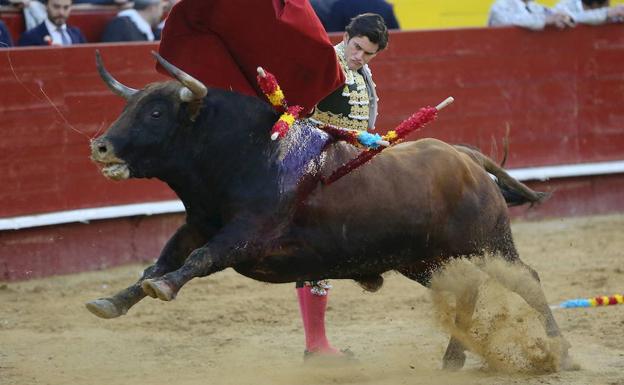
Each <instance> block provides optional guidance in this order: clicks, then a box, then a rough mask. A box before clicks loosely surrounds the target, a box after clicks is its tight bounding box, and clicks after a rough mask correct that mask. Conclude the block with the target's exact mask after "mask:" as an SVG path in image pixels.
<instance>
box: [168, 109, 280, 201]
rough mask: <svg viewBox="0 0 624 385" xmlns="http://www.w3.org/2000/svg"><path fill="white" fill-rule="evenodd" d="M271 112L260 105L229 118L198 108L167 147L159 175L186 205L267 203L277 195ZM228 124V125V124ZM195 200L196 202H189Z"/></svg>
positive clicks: (273, 114)
mask: <svg viewBox="0 0 624 385" xmlns="http://www.w3.org/2000/svg"><path fill="white" fill-rule="evenodd" d="M274 121H275V113H273V112H272V111H271V110H269V109H260V111H259V112H257V111H256V112H255V113H254V114H253V115H252V114H249V113H245V111H242V112H241V116H232V117H231V118H230V119H228V118H227V117H226V118H223V117H219V116H218V117H217V118H215V117H214V116H211V115H210V114H209V113H208V112H202V113H201V114H200V115H199V116H198V119H197V120H196V121H195V122H193V123H192V124H188V125H184V126H182V127H180V128H179V131H180V133H181V135H178V137H177V138H176V140H175V141H174V142H173V143H172V146H173V147H174V148H172V149H171V151H168V152H169V153H170V154H175V155H174V157H173V159H172V161H171V162H170V166H169V167H167V168H166V169H165V170H164V172H163V174H162V175H159V176H158V177H159V179H161V180H163V181H165V182H166V183H168V184H169V185H170V186H171V188H172V189H173V190H174V191H175V192H176V193H177V194H178V196H179V197H180V199H182V201H184V202H185V204H195V205H197V204H201V205H204V204H207V203H208V202H207V201H206V200H207V199H210V200H218V201H219V203H220V204H233V205H239V204H240V203H243V204H244V203H245V202H256V203H257V204H259V205H264V204H269V201H273V200H275V199H278V197H277V196H276V194H278V191H279V189H278V187H277V186H278V181H277V177H278V175H277V167H276V164H275V155H274V154H275V152H276V143H275V142H273V141H271V139H270V128H271V126H272V124H273V122H274ZM227 123H229V124H227ZM192 202H195V203H192Z"/></svg>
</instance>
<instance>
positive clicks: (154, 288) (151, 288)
mask: <svg viewBox="0 0 624 385" xmlns="http://www.w3.org/2000/svg"><path fill="white" fill-rule="evenodd" d="M141 288H142V289H143V292H145V294H147V295H149V296H150V297H152V298H158V299H161V300H163V301H171V300H172V299H174V298H175V295H176V293H175V292H174V291H173V289H172V288H171V286H169V284H168V283H167V282H166V281H164V280H162V279H146V280H145V281H143V282H142V283H141Z"/></svg>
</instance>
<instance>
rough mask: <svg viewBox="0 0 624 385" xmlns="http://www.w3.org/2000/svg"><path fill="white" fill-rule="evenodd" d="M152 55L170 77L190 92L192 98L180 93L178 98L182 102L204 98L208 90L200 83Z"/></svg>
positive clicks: (184, 92)
mask: <svg viewBox="0 0 624 385" xmlns="http://www.w3.org/2000/svg"><path fill="white" fill-rule="evenodd" d="M152 55H154V57H155V58H156V60H158V63H160V65H161V66H163V68H164V69H166V70H167V72H169V73H170V74H171V76H173V77H174V78H176V79H178V81H179V82H180V83H182V84H184V85H185V86H186V88H188V90H189V91H191V93H192V98H191V95H189V93H188V92H187V91H185V90H184V89H182V91H180V98H181V99H182V100H184V101H187V102H188V101H190V100H189V99H191V100H192V99H203V98H204V96H206V94H207V93H208V88H206V86H205V85H204V84H203V83H202V82H200V81H199V80H197V79H195V78H194V77H192V76H191V75H189V74H187V73H186V72H184V71H182V70H181V69H179V68H178V67H176V66H174V65H173V64H171V63H169V62H168V61H167V60H165V59H164V58H163V57H162V56H160V55H159V54H158V53H157V52H154V51H152Z"/></svg>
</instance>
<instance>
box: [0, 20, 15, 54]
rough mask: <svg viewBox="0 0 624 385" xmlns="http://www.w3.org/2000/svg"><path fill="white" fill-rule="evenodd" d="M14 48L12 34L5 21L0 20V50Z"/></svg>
mask: <svg viewBox="0 0 624 385" xmlns="http://www.w3.org/2000/svg"><path fill="white" fill-rule="evenodd" d="M11 46H13V40H12V39H11V34H10V33H9V29H8V28H7V26H6V24H4V21H2V20H0V48H6V47H11Z"/></svg>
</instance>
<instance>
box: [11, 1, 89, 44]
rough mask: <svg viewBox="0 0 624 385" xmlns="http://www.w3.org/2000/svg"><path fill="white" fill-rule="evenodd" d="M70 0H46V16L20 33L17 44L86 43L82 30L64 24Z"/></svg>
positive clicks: (69, 7) (69, 11)
mask: <svg viewBox="0 0 624 385" xmlns="http://www.w3.org/2000/svg"><path fill="white" fill-rule="evenodd" d="M71 8H72V0H47V1H46V13H47V18H46V19H45V20H44V21H43V23H41V24H39V25H38V26H36V27H35V28H33V29H30V30H28V31H26V32H24V33H23V34H22V36H21V37H20V39H19V41H18V43H17V44H18V45H22V46H23V45H63V46H66V45H72V44H81V43H86V42H87V41H86V39H85V37H84V36H83V34H82V32H80V30H79V29H78V28H76V27H71V26H68V25H67V24H66V22H67V18H69V14H70V13H71Z"/></svg>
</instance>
